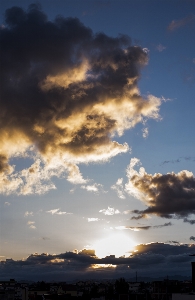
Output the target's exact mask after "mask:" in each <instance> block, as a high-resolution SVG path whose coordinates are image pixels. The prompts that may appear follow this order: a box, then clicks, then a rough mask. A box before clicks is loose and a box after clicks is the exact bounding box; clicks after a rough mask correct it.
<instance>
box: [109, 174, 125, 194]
mask: <svg viewBox="0 0 195 300" xmlns="http://www.w3.org/2000/svg"><path fill="white" fill-rule="evenodd" d="M111 189H113V190H116V192H117V195H118V197H119V198H120V199H125V195H124V187H123V178H119V179H118V180H117V182H116V184H114V185H112V186H111Z"/></svg>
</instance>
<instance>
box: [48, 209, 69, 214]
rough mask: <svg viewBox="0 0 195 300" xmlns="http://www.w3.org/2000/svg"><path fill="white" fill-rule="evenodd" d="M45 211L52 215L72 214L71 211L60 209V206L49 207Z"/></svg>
mask: <svg viewBox="0 0 195 300" xmlns="http://www.w3.org/2000/svg"><path fill="white" fill-rule="evenodd" d="M46 212H47V213H49V214H52V215H72V213H67V212H66V211H60V208H55V209H51V210H48V211H46Z"/></svg>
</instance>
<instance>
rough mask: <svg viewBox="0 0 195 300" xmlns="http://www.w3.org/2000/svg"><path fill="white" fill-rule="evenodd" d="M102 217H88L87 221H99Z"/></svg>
mask: <svg viewBox="0 0 195 300" xmlns="http://www.w3.org/2000/svg"><path fill="white" fill-rule="evenodd" d="M99 220H100V219H98V218H87V221H88V222H97V221H99Z"/></svg>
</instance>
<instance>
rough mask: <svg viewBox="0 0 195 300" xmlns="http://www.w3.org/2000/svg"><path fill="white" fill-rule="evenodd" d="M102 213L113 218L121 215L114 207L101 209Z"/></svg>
mask: <svg viewBox="0 0 195 300" xmlns="http://www.w3.org/2000/svg"><path fill="white" fill-rule="evenodd" d="M99 212H100V213H103V214H104V215H108V216H112V215H117V214H120V211H119V210H118V209H116V210H115V209H114V207H109V206H108V208H107V209H101V210H99Z"/></svg>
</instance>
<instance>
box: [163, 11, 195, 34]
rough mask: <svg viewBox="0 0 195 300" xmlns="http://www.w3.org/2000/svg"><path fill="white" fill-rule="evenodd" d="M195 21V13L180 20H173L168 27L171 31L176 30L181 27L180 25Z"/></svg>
mask: <svg viewBox="0 0 195 300" xmlns="http://www.w3.org/2000/svg"><path fill="white" fill-rule="evenodd" d="M194 21H195V15H194V14H191V15H188V16H187V17H185V18H183V19H180V20H173V21H172V22H171V23H170V24H169V26H168V27H167V29H168V30H169V31H174V30H177V29H179V28H180V27H183V26H185V25H187V24H189V23H191V22H194Z"/></svg>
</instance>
